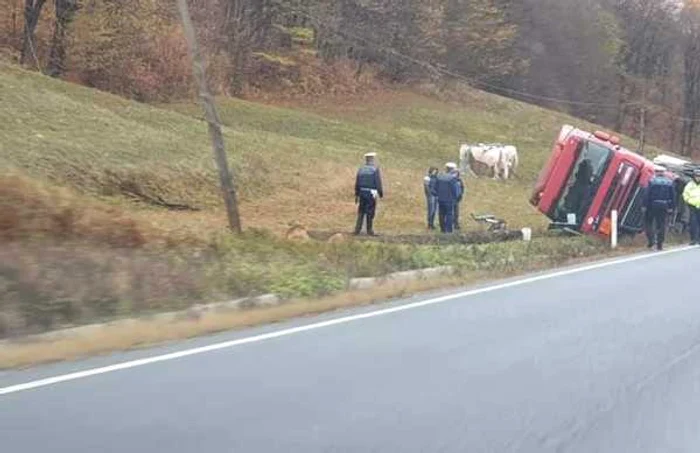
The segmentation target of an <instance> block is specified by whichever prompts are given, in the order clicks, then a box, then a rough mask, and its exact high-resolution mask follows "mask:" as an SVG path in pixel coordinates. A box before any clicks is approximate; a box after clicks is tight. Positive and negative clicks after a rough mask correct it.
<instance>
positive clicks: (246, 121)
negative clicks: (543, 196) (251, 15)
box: [0, 65, 633, 336]
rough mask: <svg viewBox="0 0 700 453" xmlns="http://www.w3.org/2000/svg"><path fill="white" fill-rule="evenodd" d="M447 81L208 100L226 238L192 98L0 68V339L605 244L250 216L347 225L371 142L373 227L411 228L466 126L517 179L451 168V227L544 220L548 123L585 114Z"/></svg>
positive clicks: (552, 259)
mask: <svg viewBox="0 0 700 453" xmlns="http://www.w3.org/2000/svg"><path fill="white" fill-rule="evenodd" d="M462 90H463V91H462V93H461V94H462V98H461V99H462V100H461V102H444V101H440V100H438V99H437V98H436V97H433V96H428V95H421V94H417V93H415V92H407V91H403V92H392V91H387V92H384V93H378V94H376V96H375V95H373V96H368V97H365V99H364V100H361V99H359V100H358V99H355V100H348V99H345V100H334V101H333V102H324V103H316V104H308V105H306V106H301V105H296V106H294V107H293V108H292V107H280V106H277V107H274V106H270V105H263V104H259V103H254V102H247V101H242V100H233V99H219V100H218V102H219V104H218V106H219V111H220V115H221V117H222V121H223V123H224V134H225V140H226V145H227V148H228V151H229V157H230V162H231V165H232V167H233V168H234V170H235V174H236V177H237V181H238V187H239V192H240V197H241V211H242V218H243V223H244V228H245V229H246V234H245V235H244V236H242V237H239V238H234V237H231V236H230V235H227V234H226V233H225V225H226V222H225V216H224V215H223V213H222V211H221V208H220V204H221V203H220V200H219V190H218V185H217V182H216V181H217V178H216V172H215V168H214V165H213V160H212V158H211V148H210V144H209V138H208V134H207V127H206V124H205V123H204V122H203V121H202V113H201V108H200V106H199V105H198V104H196V103H195V102H187V103H185V102H183V103H179V104H170V105H165V106H158V107H156V106H149V105H144V104H139V103H136V102H132V101H128V100H125V99H122V98H119V97H116V96H112V95H109V94H105V93H101V92H98V91H95V90H91V89H88V88H85V87H81V86H78V85H74V84H69V83H65V82H62V81H58V80H55V79H51V78H48V77H44V76H42V75H39V74H36V73H33V72H28V71H24V70H21V69H19V68H17V67H15V66H9V65H4V66H0V105H2V108H0V167H3V168H4V169H6V170H7V171H5V172H4V173H3V175H2V176H0V244H3V246H2V247H0V263H1V264H0V336H2V335H3V334H9V333H12V332H15V333H17V332H28V331H32V330H37V329H38V330H45V329H49V328H53V327H56V326H58V325H63V324H76V323H77V324H81V323H85V322H90V321H91V320H95V319H105V318H110V317H115V316H116V317H119V316H126V315H129V314H133V313H142V312H148V311H158V310H164V309H173V308H180V307H182V306H185V305H188V304H191V303H194V302H199V301H211V300H218V299H231V298H235V297H240V296H246V295H252V294H260V293H264V292H270V291H274V292H276V293H279V294H282V295H285V296H289V297H300V296H301V297H315V296H319V295H323V294H328V293H332V292H336V291H338V290H341V289H343V288H344V287H345V285H346V284H347V281H348V279H350V278H353V277H365V276H373V275H380V274H384V273H388V272H393V271H399V270H408V269H415V268H421V267H430V266H439V265H452V266H455V267H456V268H458V269H460V270H462V271H463V272H464V273H465V274H470V273H471V274H474V273H479V274H480V275H481V273H486V274H489V273H492V274H494V275H502V274H503V273H514V272H519V271H525V270H533V269H540V268H542V267H547V266H555V265H557V264H559V263H562V262H564V261H566V260H568V259H570V258H577V257H585V256H592V255H596V254H602V253H604V246H603V245H601V244H600V243H597V242H595V241H592V240H588V239H580V238H579V239H552V238H539V239H536V240H535V241H533V242H532V243H530V244H525V243H507V244H506V243H504V244H491V245H483V246H464V245H450V246H441V247H437V246H416V245H409V244H405V245H395V244H394V245H389V244H378V243H361V242H355V241H348V242H344V243H339V244H330V243H318V242H313V241H311V242H302V243H298V242H292V241H286V240H283V239H281V238H279V237H278V236H274V235H271V234H269V233H268V232H265V231H264V230H270V231H272V232H283V231H285V230H286V228H287V226H288V225H289V224H291V223H293V222H300V223H302V224H303V225H305V226H306V227H307V228H309V229H318V230H338V229H342V230H349V229H350V227H351V225H352V224H353V223H354V215H355V209H356V208H355V205H354V197H353V194H352V189H353V182H354V175H355V170H356V168H357V165H358V164H360V163H361V156H362V154H363V153H364V152H366V151H368V150H370V149H371V150H376V151H378V152H379V162H380V165H381V167H382V169H383V173H384V179H385V186H386V197H385V199H384V200H382V202H381V203H380V206H379V211H378V219H377V222H376V229H377V230H379V232H382V233H415V232H421V231H423V230H424V200H423V188H422V177H423V175H424V173H425V171H426V169H427V168H428V167H429V166H431V165H436V166H442V164H443V163H444V162H446V161H448V160H450V161H456V160H457V158H458V156H457V153H458V144H459V143H460V142H465V141H467V142H479V141H484V142H496V141H498V142H508V143H513V144H515V145H516V146H518V148H519V152H520V159H521V167H520V169H519V172H518V173H519V175H518V178H517V179H514V180H511V181H508V182H505V183H502V182H494V181H492V180H490V179H489V178H481V179H478V180H474V179H469V178H468V179H466V181H465V182H466V185H467V195H466V199H465V201H464V206H463V208H462V212H463V213H464V214H463V217H464V222H465V227H471V228H474V227H475V226H474V225H471V224H469V220H468V218H467V213H469V212H491V213H494V214H498V215H500V216H502V217H504V218H506V219H507V220H508V221H509V224H510V226H512V227H521V226H530V227H534V228H535V229H538V228H541V227H543V226H544V225H545V224H546V219H544V217H543V216H541V215H540V214H538V213H537V212H536V211H535V210H534V209H533V208H532V207H530V206H529V205H528V203H527V198H528V195H529V192H530V188H531V186H532V184H533V182H534V179H535V177H536V175H537V173H538V172H539V170H540V167H541V166H542V164H543V163H544V160H545V159H546V158H547V156H548V154H549V152H550V147H551V145H552V141H553V139H554V137H555V135H556V134H557V132H558V131H559V129H560V127H561V125H562V124H563V123H571V124H574V125H577V126H579V127H584V128H588V129H591V128H593V126H591V125H588V124H585V123H582V122H581V121H577V120H574V119H572V118H570V117H567V116H565V115H562V114H557V113H554V112H551V111H547V110H545V109H541V108H537V107H533V106H530V105H527V104H523V103H518V102H514V101H511V100H508V99H505V98H501V97H496V96H492V95H488V94H485V93H481V92H478V91H474V90H469V89H462ZM627 143H633V142H632V141H631V140H629V139H628V140H627ZM59 187H60V188H61V190H58V188H59ZM64 189H65V190H64ZM134 194H140V195H141V198H143V196H147V197H160V198H162V199H164V200H166V201H168V202H172V203H180V204H186V205H189V206H191V207H195V208H198V209H199V211H195V212H170V211H167V210H164V209H162V208H155V207H153V206H149V205H148V204H144V203H142V202H141V203H136V202H135V197H134ZM136 199H140V198H139V197H136ZM253 227H254V228H253ZM3 241H4V242H3Z"/></svg>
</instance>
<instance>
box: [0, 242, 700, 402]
mask: <svg viewBox="0 0 700 453" xmlns="http://www.w3.org/2000/svg"><path fill="white" fill-rule="evenodd" d="M691 248H695V247H680V248H676V249H669V250H666V251H662V252H655V253H650V254H643V255H635V256H632V257H628V258H621V259H618V260H610V261H602V262H598V263H594V264H590V265H587V266H581V267H574V268H571V269H567V270H563V271H557V272H551V273H547V274H542V275H536V276H532V277H527V278H524V279H521V280H514V281H510V282H505V283H501V284H497V285H493V286H487V287H484V288H478V289H473V290H468V291H462V292H459V293H454V294H448V295H445V296H440V297H435V298H433V299H427V300H422V301H419V302H413V303H410V304H405V305H399V306H397V307H392V308H384V309H380V310H376V311H371V312H368V313H362V314H357V315H351V316H345V317H342V318H336V319H331V320H328V321H322V322H317V323H313V324H308V325H305V326H299V327H293V328H290V329H283V330H278V331H276V332H270V333H265V334H261V335H255V336H252V337H246V338H240V339H237V340H231V341H224V342H221V343H214V344H210V345H207V346H202V347H198V348H192V349H185V350H183V351H178V352H172V353H169V354H163V355H158V356H153V357H147V358H143V359H139V360H131V361H128V362H122V363H117V364H114V365H109V366H105V367H100V368H92V369H88V370H84V371H78V372H75V373H69V374H63V375H59V376H54V377H49V378H45V379H39V380H36V381H31V382H26V383H23V384H17V385H11V386H9V387H4V388H0V395H7V394H10V393H17V392H21V391H24V390H31V389H35V388H38V387H45V386H48V385H53V384H58V383H60V382H66V381H74V380H76V379H83V378H86V377H90V376H96V375H98V374H105V373H111V372H114V371H119V370H126V369H129V368H136V367H140V366H144V365H150V364H152V363H157V362H165V361H168V360H174V359H179V358H181V357H187V356H191V355H197V354H203V353H205V352H211V351H216V350H218V349H226V348H232V347H235V346H241V345H244V344H249V343H257V342H260V341H265V340H270V339H272V338H278V337H285V336H288V335H294V334H297V333H301V332H306V331H308V330H316V329H321V328H324V327H330V326H335V325H338V324H345V323H349V322H353V321H358V320H361V319H367V318H374V317H377V316H383V315H388V314H391V313H396V312H400V311H405V310H412V309H414V308H419V307H425V306H428V305H434V304H439V303H442V302H447V301H450V300H454V299H460V298H463V297H469V296H475V295H477V294H484V293H489V292H492V291H499V290H502V289H506V288H513V287H516V286H521V285H526V284H529V283H534V282H539V281H542V280H549V279H552V278H557V277H563V276H566V275H572V274H578V273H581V272H587V271H591V270H595V269H602V268H605V267H609V266H615V265H619V264H625V263H631V262H633V261H639V260H644V259H648V258H653V257H657V256H662V255H667V254H671V253H679V252H683V251H686V250H689V249H691Z"/></svg>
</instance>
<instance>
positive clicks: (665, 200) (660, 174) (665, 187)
mask: <svg viewBox="0 0 700 453" xmlns="http://www.w3.org/2000/svg"><path fill="white" fill-rule="evenodd" d="M665 171H666V169H665V168H664V167H662V166H660V165H655V166H654V177H653V178H652V179H651V180H650V181H649V184H648V185H647V191H646V197H645V199H644V205H643V206H642V208H643V210H644V211H645V218H644V220H645V226H646V234H647V247H649V248H652V247H654V245H656V248H657V249H658V250H662V249H663V245H664V240H665V237H666V218H667V215H668V214H670V213H671V212H673V209H674V208H675V206H676V190H675V188H674V187H673V181H671V180H670V179H669V178H667V177H666V176H665V175H664V172H665Z"/></svg>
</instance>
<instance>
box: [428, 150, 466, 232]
mask: <svg viewBox="0 0 700 453" xmlns="http://www.w3.org/2000/svg"><path fill="white" fill-rule="evenodd" d="M456 168H457V165H455V164H454V163H453V162H448V163H447V164H445V171H444V172H443V173H440V174H439V175H438V177H437V178H436V179H435V181H434V182H433V184H432V187H431V192H432V194H433V195H434V196H435V197H437V200H438V218H439V219H440V231H441V232H443V233H452V229H453V227H454V207H455V203H456V202H457V199H459V197H460V196H461V195H462V193H461V190H460V186H459V182H458V181H457V178H456V177H455V175H454V170H455V169H456Z"/></svg>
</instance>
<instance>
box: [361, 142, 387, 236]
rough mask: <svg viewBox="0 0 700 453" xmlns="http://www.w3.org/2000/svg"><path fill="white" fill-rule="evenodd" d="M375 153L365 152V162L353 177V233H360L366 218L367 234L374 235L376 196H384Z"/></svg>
mask: <svg viewBox="0 0 700 453" xmlns="http://www.w3.org/2000/svg"><path fill="white" fill-rule="evenodd" d="M376 156H377V153H367V154H365V164H364V165H363V166H362V167H360V168H359V170H357V176H356V177H355V203H356V204H358V209H357V221H356V222H355V234H356V235H357V234H360V232H361V231H362V224H363V223H364V218H365V217H366V218H367V234H368V235H370V236H374V235H375V234H374V215H375V212H376V207H377V197H379V198H384V190H383V189H382V177H381V174H380V172H379V168H378V167H377V166H376V164H375V160H374V158H375V157H376Z"/></svg>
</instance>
